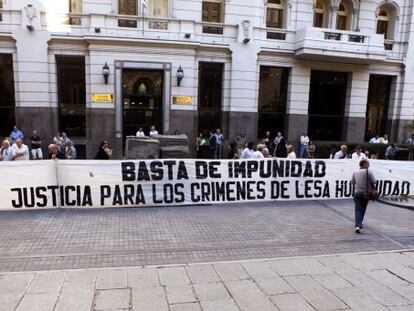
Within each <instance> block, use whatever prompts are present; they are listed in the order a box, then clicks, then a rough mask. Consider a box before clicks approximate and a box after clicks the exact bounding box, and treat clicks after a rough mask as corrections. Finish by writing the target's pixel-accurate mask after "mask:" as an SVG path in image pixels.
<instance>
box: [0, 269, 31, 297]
mask: <svg viewBox="0 0 414 311" xmlns="http://www.w3.org/2000/svg"><path fill="white" fill-rule="evenodd" d="M34 277H35V274H34V273H33V274H20V273H18V274H9V275H4V276H3V278H2V280H1V281H0V294H9V293H10V294H13V293H22V294H23V293H24V292H25V291H26V289H27V288H28V286H29V284H30V282H31V281H32V280H33V278H34Z"/></svg>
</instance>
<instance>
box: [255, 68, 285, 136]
mask: <svg viewBox="0 0 414 311" xmlns="http://www.w3.org/2000/svg"><path fill="white" fill-rule="evenodd" d="M288 77H289V69H287V68H277V67H268V66H261V67H260V81H259V109H258V112H259V122H258V125H259V128H258V135H259V137H264V135H265V133H266V131H270V132H271V133H273V134H275V133H277V132H283V128H284V119H285V112H286V99H287V91H288Z"/></svg>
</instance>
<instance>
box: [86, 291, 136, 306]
mask: <svg viewBox="0 0 414 311" xmlns="http://www.w3.org/2000/svg"><path fill="white" fill-rule="evenodd" d="M130 304H131V290H130V289H128V288H126V289H105V290H98V291H97V292H96V297H95V306H94V310H96V311H100V310H112V309H129V307H130Z"/></svg>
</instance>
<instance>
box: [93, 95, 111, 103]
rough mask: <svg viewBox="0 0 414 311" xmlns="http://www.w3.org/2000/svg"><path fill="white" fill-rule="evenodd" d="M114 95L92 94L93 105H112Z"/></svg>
mask: <svg viewBox="0 0 414 311" xmlns="http://www.w3.org/2000/svg"><path fill="white" fill-rule="evenodd" d="M113 102H114V95H112V94H92V103H105V104H112V103H113Z"/></svg>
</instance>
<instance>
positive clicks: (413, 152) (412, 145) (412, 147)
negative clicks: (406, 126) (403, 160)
mask: <svg viewBox="0 0 414 311" xmlns="http://www.w3.org/2000/svg"><path fill="white" fill-rule="evenodd" d="M405 144H406V145H408V161H412V160H414V133H412V134H411V137H410V138H408V139H407V140H406V141H405Z"/></svg>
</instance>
